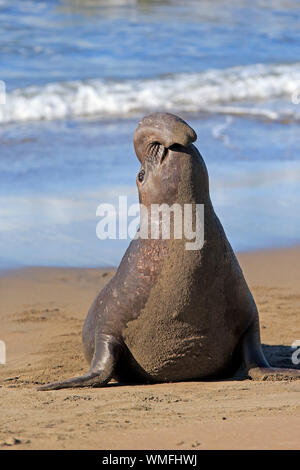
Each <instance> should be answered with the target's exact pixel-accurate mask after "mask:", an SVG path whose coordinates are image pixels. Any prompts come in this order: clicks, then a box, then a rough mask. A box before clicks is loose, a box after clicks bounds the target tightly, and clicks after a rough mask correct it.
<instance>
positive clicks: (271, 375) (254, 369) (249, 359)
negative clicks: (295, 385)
mask: <svg viewBox="0 0 300 470" xmlns="http://www.w3.org/2000/svg"><path fill="white" fill-rule="evenodd" d="M242 354H243V360H244V364H245V367H246V371H247V373H248V376H249V377H250V378H251V379H253V380H261V381H262V380H270V381H275V380H295V379H300V370H298V369H282V368H278V367H271V366H270V364H269V363H268V361H267V360H266V358H265V356H264V353H263V350H262V347H261V342H260V334H259V323H258V321H255V323H254V324H253V325H251V327H250V328H249V329H248V330H247V332H246V333H245V335H244V338H243V340H242Z"/></svg>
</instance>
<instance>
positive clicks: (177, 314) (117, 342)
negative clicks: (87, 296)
mask: <svg viewBox="0 0 300 470" xmlns="http://www.w3.org/2000/svg"><path fill="white" fill-rule="evenodd" d="M195 140H196V134H195V132H194V131H193V130H192V129H191V128H190V127H189V126H188V125H187V124H186V123H185V122H184V121H182V120H181V119H180V118H178V117H176V116H173V115H171V114H168V113H166V114H163V113H155V114H152V115H150V116H147V117H146V118H144V119H143V120H142V121H141V123H140V124H139V126H138V128H137V130H136V132H135V135H134V146H135V150H136V153H137V156H138V158H139V160H140V162H141V165H142V166H141V169H142V170H143V171H144V180H143V181H142V182H140V181H139V180H137V185H138V190H139V199H140V203H142V204H144V205H145V206H146V207H150V205H151V204H162V203H167V204H168V205H172V204H174V203H178V204H181V205H183V204H187V203H190V204H194V205H195V204H204V214H205V219H204V239H205V242H204V246H203V248H202V249H200V250H195V251H188V250H186V249H185V243H186V240H185V239H182V240H177V239H174V237H173V238H171V239H170V240H162V239H158V240H151V239H148V240H145V239H136V240H133V241H132V242H131V243H130V245H129V247H128V249H127V251H126V253H125V255H124V257H123V259H122V261H121V263H120V266H119V268H118V270H117V272H116V274H115V276H114V277H113V278H112V279H111V281H110V282H109V283H108V284H107V285H106V287H105V288H104V289H103V290H102V291H101V292H100V293H99V295H98V296H97V297H96V299H95V301H94V303H93V304H92V306H91V308H90V310H89V312H88V315H87V318H86V321H85V324H84V328H83V344H84V352H85V356H86V358H87V360H88V362H89V363H91V368H90V371H89V372H88V373H87V374H86V375H84V376H81V377H76V378H73V379H68V380H66V381H64V382H55V383H53V384H47V385H45V386H42V387H40V389H42V390H51V389H57V388H64V387H76V386H87V385H90V386H101V385H104V384H105V383H107V382H108V381H109V380H110V379H111V378H113V377H114V378H116V379H118V380H120V381H127V382H137V381H142V382H151V381H154V382H155V381H180V380H188V379H203V378H210V377H224V376H226V375H227V376H228V375H230V374H232V373H233V372H234V371H235V370H236V369H237V368H239V366H240V365H241V364H242V363H243V362H244V365H245V368H246V370H247V371H248V374H249V375H250V376H252V377H254V378H257V379H259V378H261V379H265V378H268V377H276V378H287V377H288V378H299V377H300V371H297V370H290V369H272V368H270V366H269V364H268V363H267V361H266V359H265V358H264V356H263V353H262V349H261V344H260V337H259V321H258V312H257V308H256V305H255V302H254V300H253V297H252V295H251V292H250V291H249V288H248V286H247V283H246V281H245V279H244V276H243V273H242V271H241V268H240V266H239V264H238V261H237V259H236V257H235V255H234V253H233V251H232V248H231V246H230V244H229V242H228V240H227V238H226V235H225V233H224V230H223V228H222V225H221V223H220V221H219V219H218V218H217V216H216V214H215V212H214V209H213V206H212V203H211V200H210V195H209V183H208V174H207V170H206V166H205V163H204V161H203V159H202V157H201V155H200V154H199V152H198V150H197V149H196V148H195V146H194V145H193V144H192V142H194V141H195ZM143 223H145V221H143V219H141V229H142V227H143Z"/></svg>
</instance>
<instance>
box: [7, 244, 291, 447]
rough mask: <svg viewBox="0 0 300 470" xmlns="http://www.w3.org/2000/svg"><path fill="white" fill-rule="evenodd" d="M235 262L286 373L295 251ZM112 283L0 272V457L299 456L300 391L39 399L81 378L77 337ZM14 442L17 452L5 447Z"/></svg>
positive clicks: (133, 392) (200, 385)
mask: <svg viewBox="0 0 300 470" xmlns="http://www.w3.org/2000/svg"><path fill="white" fill-rule="evenodd" d="M237 257H238V259H239V262H240V265H241V268H242V270H243V272H244V275H245V278H246V280H247V282H248V285H249V287H250V290H251V292H252V294H253V296H254V299H255V301H256V303H257V306H258V309H259V313H260V327H261V337H262V343H263V348H264V352H265V354H266V356H267V358H268V360H269V361H270V363H271V364H272V365H278V366H281V367H292V366H293V365H292V364H291V354H292V353H293V351H294V350H293V349H292V348H291V345H292V343H293V342H294V341H295V340H300V321H299V319H300V268H299V266H300V246H296V247H289V248H283V249H275V250H274V249H271V250H259V251H255V252H246V253H237ZM114 271H115V268H109V269H108V268H104V269H103V268H99V269H98V268H68V267H65V268H59V267H58V268H55V267H49V268H48V267H27V268H21V269H14V270H10V272H9V273H7V272H6V274H5V275H3V272H2V276H1V278H0V318H1V338H0V339H1V340H3V341H5V343H6V349H7V351H6V353H7V362H6V364H5V365H0V399H1V403H2V412H1V425H0V448H1V449H111V450H113V449H132V448H133V447H134V448H135V449H179V450H180V449H190V450H195V449H241V448H247V449H253V448H257V449H267V448H269V449H295V448H297V449H300V444H299V439H298V436H299V431H300V428H299V426H300V419H299V418H300V405H299V392H300V381H293V382H255V381H253V380H249V379H245V380H241V379H240V378H232V379H230V380H222V381H205V382H197V381H194V382H179V383H167V384H155V385H135V386H130V385H126V386H118V385H117V384H115V383H113V382H112V383H110V384H109V385H108V386H106V387H103V388H100V389H97V388H96V389H93V388H84V389H80V388H77V389H64V390H58V391H50V392H38V391H37V390H36V386H37V385H38V384H41V383H45V382H48V381H52V380H60V379H62V378H67V377H71V376H74V375H79V374H82V373H85V372H86V371H87V370H88V365H87V364H86V362H85V359H84V356H83V351H82V343H81V329H82V326H83V322H84V319H85V316H86V314H87V311H88V308H89V307H90V305H91V303H92V301H93V300H94V298H95V295H96V293H97V292H98V291H99V290H100V289H101V288H102V287H103V286H104V285H105V284H106V283H107V282H108V280H109V279H110V278H111V277H112V276H113V274H114ZM293 367H297V368H299V367H300V366H299V365H296V366H295V365H294V366H293ZM116 435H118V439H116V437H115V436H116ZM13 438H15V439H18V440H19V441H20V442H19V443H16V444H10V443H11V442H12V439H13Z"/></svg>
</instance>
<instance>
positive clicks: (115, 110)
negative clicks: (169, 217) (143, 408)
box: [0, 0, 300, 266]
mask: <svg viewBox="0 0 300 470" xmlns="http://www.w3.org/2000/svg"><path fill="white" fill-rule="evenodd" d="M107 3H108V2H106V1H100V0H98V1H96V0H86V1H79V0H73V1H72V0H61V1H58V0H56V1H54V0H52V1H50V0H49V1H41V2H36V1H26V0H22V1H21V2H20V1H16V0H7V1H6V0H1V1H0V20H1V21H0V55H1V63H0V80H2V81H3V82H4V83H5V87H6V104H0V126H1V127H0V146H1V153H0V261H1V264H2V266H12V265H66V266H99V265H116V264H118V262H119V261H120V259H121V257H122V255H123V253H124V250H125V248H126V247H127V245H128V243H129V240H104V241H103V240H101V241H100V240H99V239H97V237H96V225H97V222H98V221H99V218H97V217H96V208H97V206H98V205H99V204H100V203H103V202H106V203H107V202H114V203H116V202H117V201H118V197H119V195H127V196H128V198H129V203H131V202H137V200H138V198H137V190H136V186H135V177H136V173H137V172H138V168H139V165H138V161H137V159H136V157H135V154H134V150H133V145H132V135H133V132H134V130H135V128H136V126H137V123H138V121H139V119H140V118H141V117H142V116H143V115H144V114H147V113H148V112H151V111H154V110H163V111H171V112H176V113H177V114H179V115H180V116H182V117H183V118H184V119H186V120H188V122H189V123H190V124H191V126H192V127H193V128H194V129H195V130H196V132H197V134H198V141H197V144H196V145H197V146H198V148H199V150H200V152H201V153H202V155H203V157H204V159H205V162H206V164H207V167H208V171H209V175H210V188H211V197H212V200H213V203H214V206H215V209H216V212H217V214H218V215H219V217H220V219H221V221H222V224H223V226H224V228H225V230H226V233H227V235H228V238H229V239H230V241H231V243H232V246H233V248H234V249H235V250H237V251H240V250H250V249H256V248H264V247H277V246H287V245H291V244H295V243H298V242H299V241H300V240H299V233H300V231H299V229H300V221H299V203H300V189H299V188H300V186H299V182H300V151H299V150H300V133H299V122H300V99H298V98H299V97H300V93H298V90H300V28H299V24H300V2H299V1H295V0H294V1H293V0H290V1H284V0H277V1H276V0H273V1H269V2H267V1H262V0H261V1H258V0H257V1H253V2H246V1H238V0H237V1H234V2H226V1H224V0H223V1H216V0H215V1H201V2H199V1H196V0H195V1H192V0H188V1H185V2H179V1H175V0H173V1H171V0H170V1H153V0H152V1H124V0H123V1H121V0H119V1H110V2H109V5H110V6H107ZM0 98H1V97H0ZM298 102H299V103H298Z"/></svg>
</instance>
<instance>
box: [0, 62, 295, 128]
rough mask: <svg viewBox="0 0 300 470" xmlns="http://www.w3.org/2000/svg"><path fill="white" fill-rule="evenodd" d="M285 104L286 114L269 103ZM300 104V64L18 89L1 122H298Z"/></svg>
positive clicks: (8, 101) (10, 96) (9, 97)
mask: <svg viewBox="0 0 300 470" xmlns="http://www.w3.org/2000/svg"><path fill="white" fill-rule="evenodd" d="M282 98H284V99H285V102H286V103H287V104H289V105H290V106H289V107H288V108H287V107H286V106H284V107H283V108H281V107H279V108H278V106H277V107H273V106H270V105H269V103H267V102H268V101H269V102H270V100H276V99H282ZM299 102H300V63H294V64H289V65H279V64H268V65H263V64H256V65H248V66H239V67H232V68H228V69H223V70H216V69H213V70H207V71H205V72H202V73H190V74H186V73H185V74H174V75H168V76H163V77H157V78H152V79H139V80H127V81H113V80H104V79H90V80H78V81H72V82H57V83H49V84H46V85H44V86H30V87H26V88H18V89H16V90H14V91H12V92H10V93H8V94H7V96H6V104H4V105H1V106H0V122H2V123H7V122H18V121H30V120H52V119H66V118H76V117H84V116H99V117H103V118H111V117H129V116H132V115H137V114H140V113H142V112H151V111H155V110H160V111H170V112H172V111H173V112H175V111H177V112H178V111H180V112H205V113H207V112H209V113H217V114H219V113H222V114H235V115H245V116H252V117H257V118H265V119H269V120H286V119H288V120H299V119H300V107H299V106H295V104H298V103H299ZM293 103H294V104H293Z"/></svg>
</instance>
